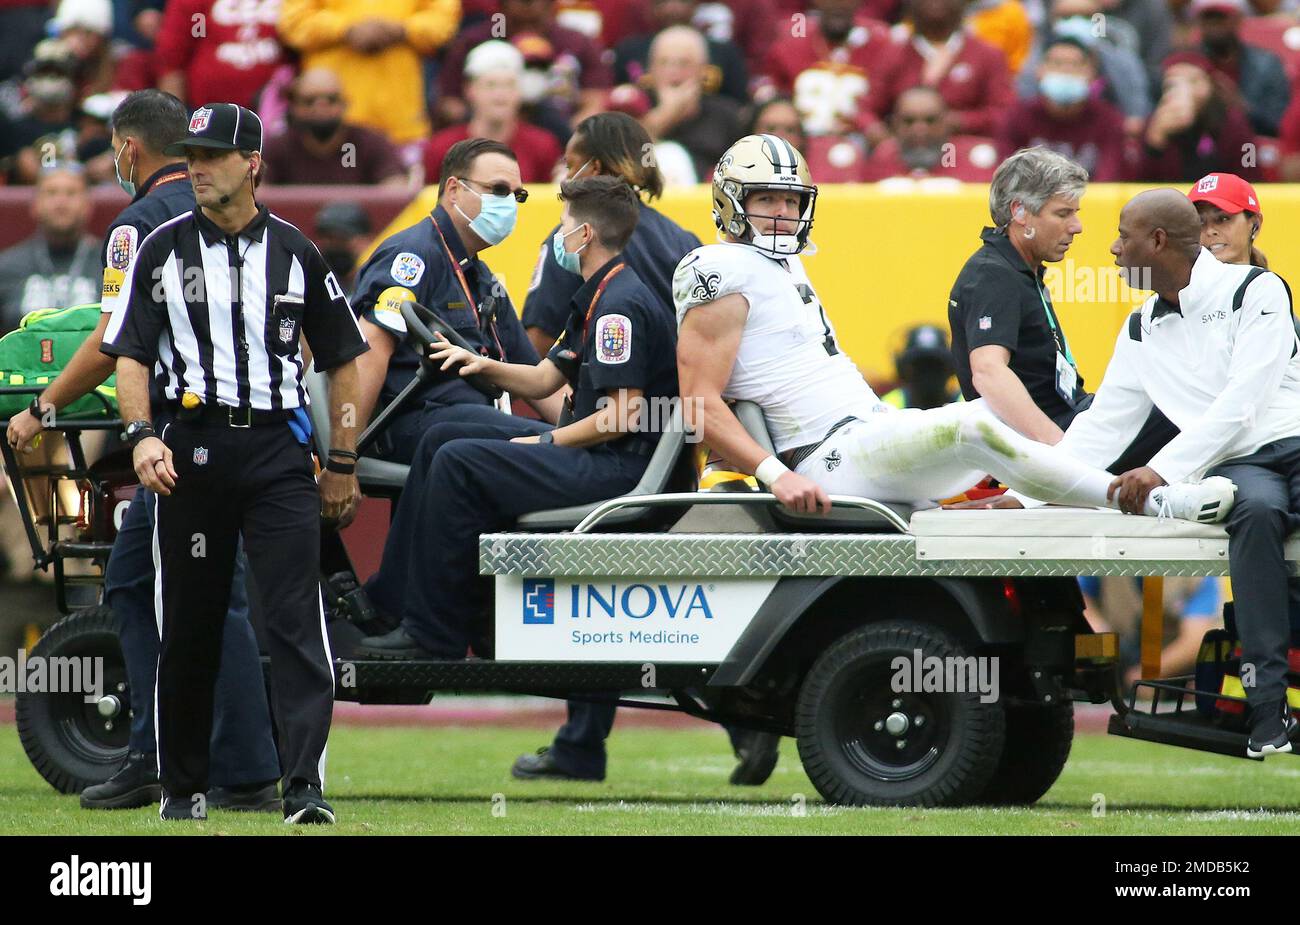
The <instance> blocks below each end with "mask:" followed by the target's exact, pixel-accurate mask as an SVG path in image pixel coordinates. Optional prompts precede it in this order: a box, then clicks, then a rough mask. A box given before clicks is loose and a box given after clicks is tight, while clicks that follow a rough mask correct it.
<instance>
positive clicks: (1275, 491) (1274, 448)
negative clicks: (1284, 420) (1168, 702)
mask: <svg viewBox="0 0 1300 925" xmlns="http://www.w3.org/2000/svg"><path fill="white" fill-rule="evenodd" d="M1209 474H1210V475H1223V476H1227V477H1228V478H1230V479H1232V481H1233V482H1234V483H1235V484H1236V486H1237V500H1236V502H1235V503H1234V505H1233V508H1232V513H1230V514H1229V515H1228V522H1227V528H1228V569H1229V572H1230V574H1231V577H1232V597H1233V602H1234V607H1233V609H1234V610H1235V612H1236V622H1237V635H1238V636H1239V637H1240V638H1241V663H1242V665H1243V666H1244V665H1247V664H1251V665H1254V666H1255V684H1254V686H1253V687H1247V688H1246V698H1247V700H1249V701H1250V704H1251V705H1252V706H1259V705H1261V704H1264V703H1268V702H1270V701H1274V702H1276V701H1280V700H1282V699H1284V698H1285V697H1286V687H1287V678H1286V675H1287V648H1288V644H1289V643H1290V640H1291V621H1290V609H1291V608H1294V607H1295V605H1296V604H1297V601H1298V599H1300V583H1297V582H1296V580H1295V579H1293V578H1292V577H1291V573H1290V569H1289V567H1288V565H1287V561H1286V555H1285V553H1284V552H1283V544H1284V543H1285V542H1286V538H1287V537H1288V536H1289V535H1290V534H1291V533H1292V532H1294V531H1295V530H1296V529H1300V437H1287V438H1284V439H1282V440H1277V441H1274V442H1273V443H1268V444H1265V445H1264V446H1262V447H1260V448H1259V449H1258V450H1256V451H1255V452H1254V453H1252V454H1251V455H1249V456H1243V457H1241V458H1240V459H1232V460H1229V461H1228V462H1226V463H1223V464H1221V465H1219V466H1216V467H1215V468H1213V469H1211V470H1210V472H1209ZM1288 604H1289V605H1290V606H1288Z"/></svg>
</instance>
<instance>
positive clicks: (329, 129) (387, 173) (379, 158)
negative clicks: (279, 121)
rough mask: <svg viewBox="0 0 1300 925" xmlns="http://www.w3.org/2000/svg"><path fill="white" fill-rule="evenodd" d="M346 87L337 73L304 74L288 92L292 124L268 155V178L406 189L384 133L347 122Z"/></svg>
mask: <svg viewBox="0 0 1300 925" xmlns="http://www.w3.org/2000/svg"><path fill="white" fill-rule="evenodd" d="M346 111H347V104H346V102H345V101H344V97H343V83H342V81H341V80H339V77H338V75H337V74H335V73H334V72H333V71H331V70H329V69H327V68H323V67H317V68H312V69H310V70H307V71H304V72H303V73H302V74H301V75H299V76H298V78H297V79H296V80H295V81H294V83H293V87H292V89H291V91H290V94H289V125H288V128H287V130H286V131H284V132H283V133H281V134H280V135H277V136H275V137H274V138H271V139H270V140H269V141H267V143H266V148H265V150H264V152H263V162H264V163H265V165H266V176H267V179H268V180H271V181H274V182H276V183H281V184H284V183H320V184H343V183H355V184H367V185H370V184H383V185H386V186H404V185H406V182H407V175H406V171H405V170H404V169H403V167H402V160H401V157H400V156H399V155H398V153H397V148H396V147H395V146H394V145H393V143H392V142H391V141H389V140H388V139H387V138H386V137H384V135H383V134H381V133H380V132H378V131H375V130H374V129H369V128H366V127H365V126H362V125H354V124H352V123H350V122H346V121H344V118H343V114H344V113H345V112H346Z"/></svg>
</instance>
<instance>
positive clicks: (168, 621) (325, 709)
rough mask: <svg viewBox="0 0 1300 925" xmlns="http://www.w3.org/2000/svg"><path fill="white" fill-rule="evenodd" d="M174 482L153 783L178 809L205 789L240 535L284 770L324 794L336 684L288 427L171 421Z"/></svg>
mask: <svg viewBox="0 0 1300 925" xmlns="http://www.w3.org/2000/svg"><path fill="white" fill-rule="evenodd" d="M162 438H163V442H164V443H166V444H167V446H168V447H170V448H171V451H172V454H173V464H174V466H175V468H176V474H177V476H178V478H177V482H176V486H175V487H174V488H173V489H172V493H171V494H170V495H168V496H162V495H160V496H159V497H158V518H157V533H156V534H155V541H154V560H155V563H156V564H157V566H158V569H157V579H156V581H157V583H156V585H155V588H154V607H155V611H156V612H157V613H158V619H159V634H160V636H161V646H160V651H159V657H158V687H157V699H156V704H155V706H156V709H157V713H158V716H157V728H158V771H159V776H160V779H161V783H162V787H163V790H164V791H165V792H166V793H167V794H168V795H171V796H175V797H178V798H186V797H191V796H193V795H194V794H201V793H204V792H206V791H207V789H208V784H209V780H208V768H209V761H208V743H209V741H210V739H211V731H212V708H213V690H214V687H215V683H216V677H217V669H218V667H219V665H220V660H221V634H222V628H223V627H224V626H225V615H226V608H227V604H228V597H229V595H230V582H231V576H232V572H233V570H234V563H235V551H236V546H237V544H238V539H239V536H240V534H241V533H242V535H243V538H244V549H245V552H246V553H247V556H248V565H249V567H250V568H251V569H252V571H253V578H254V581H255V583H256V586H257V590H258V593H259V595H260V597H261V600H262V603H263V607H262V611H263V613H264V614H265V621H266V638H267V645H268V648H269V654H270V656H271V681H272V687H271V695H272V706H273V712H274V714H275V720H276V724H277V728H278V731H279V746H280V768H281V772H282V775H283V780H284V782H285V783H286V785H287V784H288V782H289V781H291V780H294V779H295V778H301V779H303V780H306V781H308V782H310V783H313V784H316V785H317V786H320V785H322V784H323V779H324V771H325V742H326V739H327V738H328V736H329V727H330V718H331V715H332V711H333V705H334V704H333V701H334V673H333V669H332V658H331V656H330V652H329V643H328V641H327V640H326V637H325V618H324V611H323V609H322V606H321V597H320V575H319V567H320V566H319V562H320V496H319V494H318V491H317V487H316V481H315V478H314V468H313V465H312V462H311V457H310V456H309V454H308V452H307V450H306V448H305V447H303V446H302V445H301V444H299V443H298V441H297V440H296V439H295V438H294V436H293V433H292V431H290V429H289V425H288V424H287V423H275V424H262V425H258V426H254V427H248V428H237V427H230V426H227V425H224V424H215V425H214V424H203V423H197V422H184V421H176V422H173V423H171V424H168V425H167V426H166V427H165V428H164V429H163V432H162Z"/></svg>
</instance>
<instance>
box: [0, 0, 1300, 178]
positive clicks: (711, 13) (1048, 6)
mask: <svg viewBox="0 0 1300 925" xmlns="http://www.w3.org/2000/svg"><path fill="white" fill-rule="evenodd" d="M1298 79H1300V17H1298V16H1297V0H707V2H701V0H645V2H636V3H634V2H630V0H166V2H164V0H62V2H56V3H54V2H46V0H0V181H3V182H5V183H9V184H34V183H36V181H37V179H38V177H39V174H40V172H41V169H42V166H43V165H49V164H51V163H53V162H56V161H57V162H60V163H63V162H69V161H75V162H77V163H80V164H81V165H83V167H84V169H85V179H86V180H87V182H88V183H90V184H91V185H94V184H98V183H104V182H111V181H112V179H113V152H112V151H111V150H110V149H109V136H110V132H109V126H108V117H109V115H110V114H111V113H112V110H113V107H114V105H115V103H116V101H117V100H120V99H121V98H122V96H124V95H125V94H126V93H127V92H129V91H131V90H136V89H141V88H144V87H159V88H162V89H165V90H167V91H169V92H171V93H173V94H175V95H176V96H178V97H180V98H181V99H182V100H183V101H184V102H185V103H186V104H187V105H189V106H191V107H197V106H199V105H201V104H202V103H204V102H209V101H215V100H221V101H232V102H237V103H241V104H244V105H247V106H249V107H251V108H253V109H255V110H256V111H257V112H258V113H259V114H260V115H261V116H262V118H263V121H264V124H265V125H266V127H267V136H268V141H267V142H266V152H265V153H266V176H265V181H266V182H268V183H271V184H276V183H279V184H323V183H335V184H339V183H342V184H392V185H395V186H406V187H408V188H411V189H415V188H417V187H419V186H421V185H423V184H425V183H427V182H430V181H431V180H434V179H436V177H435V175H436V173H437V169H438V165H439V163H440V161H441V158H442V155H443V154H444V153H445V152H446V151H447V150H448V148H450V147H451V145H453V144H455V142H457V141H458V140H460V139H462V138H466V137H470V136H485V137H489V138H494V139H498V140H500V141H503V142H506V143H507V144H509V145H511V147H512V148H513V149H514V150H515V151H516V152H517V153H518V154H519V157H520V169H521V171H522V174H523V179H524V181H525V182H528V183H537V182H546V181H549V180H551V179H553V178H554V177H555V175H556V171H557V170H558V169H560V166H559V165H560V163H561V155H562V153H563V151H564V147H565V145H566V144H567V142H568V140H569V135H570V132H571V130H572V127H573V126H574V125H575V124H576V123H577V122H578V121H579V120H581V119H583V118H584V117H586V116H588V115H590V114H592V113H594V112H598V111H601V110H621V111H624V112H627V113H629V114H631V115H632V116H634V117H635V118H636V119H638V120H640V121H641V122H642V123H643V124H644V126H645V127H646V129H647V130H648V132H649V133H650V136H651V138H653V139H654V141H655V150H654V152H653V154H654V156H655V157H656V158H657V161H658V163H659V165H660V168H661V170H662V171H663V172H664V174H665V177H666V178H667V181H668V183H669V184H670V185H673V184H688V183H695V182H701V181H706V180H707V179H708V178H709V175H710V173H711V171H712V168H713V165H714V163H715V162H716V160H717V158H718V156H719V155H720V154H721V153H722V152H723V151H724V150H725V149H726V148H727V147H728V146H729V145H730V144H731V142H733V141H734V140H735V139H736V138H737V137H739V136H740V135H742V134H744V133H745V132H747V131H751V130H760V131H769V132H772V133H775V134H778V135H781V136H782V137H785V138H787V139H788V140H789V141H791V142H792V143H793V144H795V145H796V146H798V147H799V148H801V149H802V150H803V151H804V152H805V154H806V156H807V157H808V160H809V162H810V165H811V168H812V173H813V177H814V179H815V180H816V181H818V182H864V181H866V182H870V181H882V180H889V179H891V178H895V177H912V178H924V177H947V178H952V179H955V180H963V181H973V182H985V181H987V180H988V179H989V177H990V176H991V175H992V172H993V169H994V168H995V167H996V165H997V164H998V163H999V162H1000V160H1001V159H1002V158H1004V157H1006V156H1007V155H1009V154H1011V153H1012V152H1013V151H1015V150H1016V149H1018V148H1021V147H1024V146H1027V145H1035V144H1046V145H1049V146H1050V147H1052V148H1054V149H1056V150H1059V151H1061V152H1062V153H1065V154H1067V155H1069V156H1071V157H1073V158H1074V159H1076V160H1078V161H1079V162H1080V163H1081V164H1083V165H1084V166H1085V168H1086V169H1087V170H1088V171H1089V173H1090V175H1091V177H1092V179H1093V180H1096V181H1113V180H1132V181H1142V182H1168V183H1186V182H1189V181H1191V180H1194V179H1196V178H1198V177H1200V176H1203V175H1204V174H1206V173H1208V172H1210V171H1216V170H1223V171H1231V172H1234V173H1237V174H1239V175H1241V176H1243V177H1245V178H1247V179H1250V180H1253V181H1268V180H1300V93H1297V92H1295V84H1296V81H1297V80H1298Z"/></svg>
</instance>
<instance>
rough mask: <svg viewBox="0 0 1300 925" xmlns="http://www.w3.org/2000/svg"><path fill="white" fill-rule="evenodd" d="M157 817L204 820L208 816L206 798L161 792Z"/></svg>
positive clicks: (191, 820) (190, 820) (194, 820)
mask: <svg viewBox="0 0 1300 925" xmlns="http://www.w3.org/2000/svg"><path fill="white" fill-rule="evenodd" d="M158 818H159V819H170V820H183V821H188V822H205V821H206V820H207V818H208V806H207V800H206V799H204V798H195V797H174V796H169V795H168V794H163V798H162V806H161V807H159V809H158Z"/></svg>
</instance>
